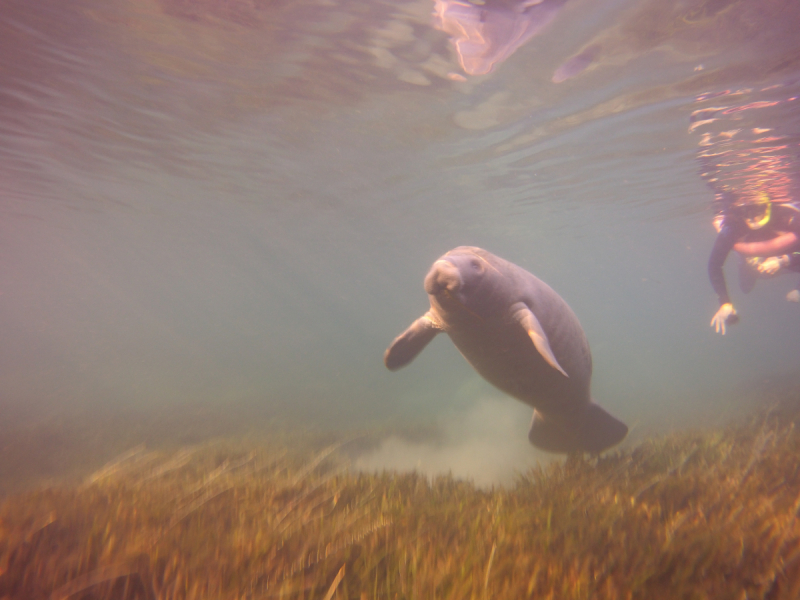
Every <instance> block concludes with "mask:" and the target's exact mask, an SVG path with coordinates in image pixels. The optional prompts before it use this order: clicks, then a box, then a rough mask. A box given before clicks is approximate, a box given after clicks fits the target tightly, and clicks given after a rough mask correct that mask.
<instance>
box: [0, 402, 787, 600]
mask: <svg viewBox="0 0 800 600" xmlns="http://www.w3.org/2000/svg"><path fill="white" fill-rule="evenodd" d="M798 512H800V436H799V435H798V432H797V430H796V428H795V426H794V424H793V422H792V419H790V418H787V416H786V415H785V414H777V413H771V414H767V415H762V416H760V417H759V418H757V419H753V420H751V421H749V422H748V423H746V424H739V425H736V426H731V427H730V428H728V429H725V430H720V431H714V432H702V433H682V434H673V435H670V436H666V437H660V438H654V439H651V440H647V441H645V442H643V443H641V444H639V445H638V446H636V447H634V448H632V449H626V450H619V451H616V452H612V453H609V454H607V455H606V456H603V457H601V458H594V459H589V458H586V457H583V458H579V457H571V458H569V459H567V460H566V461H563V462H554V463H552V464H550V465H548V466H547V467H544V468H540V469H534V470H532V471H529V472H528V473H527V474H525V475H523V476H520V477H519V479H518V481H517V482H516V484H515V485H513V486H510V487H508V488H495V489H491V490H486V489H480V488H477V487H475V486H474V485H472V484H471V483H469V482H464V481H459V480H455V479H453V478H450V477H439V478H435V479H433V480H429V479H427V478H425V477H423V476H422V475H419V474H414V473H406V474H398V473H380V474H364V473H354V472H352V471H351V470H349V469H348V465H347V460H346V454H345V453H344V452H343V443H338V444H333V445H331V446H328V447H327V448H325V449H322V450H320V451H317V452H315V453H314V454H313V455H309V456H305V457H303V456H298V455H296V454H294V453H293V452H292V451H291V449H288V448H283V449H282V448H280V447H278V446H277V445H276V446H275V447H264V446H263V445H261V446H259V447H257V448H255V447H253V448H246V449H243V448H241V447H238V448H237V447H234V446H232V445H222V444H206V445H204V446H199V447H196V448H193V449H184V450H181V451H178V452H174V453H158V452H148V451H146V450H145V449H144V448H143V447H138V448H134V449H133V450H131V451H130V452H128V453H126V454H125V455H123V456H121V457H119V458H118V459H117V460H116V461H114V462H113V463H110V464H108V465H106V466H105V467H104V468H103V469H101V470H100V471H97V472H96V473H94V474H93V475H92V476H90V477H88V478H87V479H86V480H85V481H83V482H82V483H81V484H80V485H59V486H51V487H48V488H45V489H40V490H37V491H29V492H25V493H19V494H17V495H15V496H12V497H10V498H8V499H6V500H5V501H4V503H3V504H2V506H0V598H7V599H9V600H16V599H25V600H36V599H39V598H42V599H44V598H53V599H54V600H68V599H73V600H78V599H81V600H95V599H97V600H100V599H114V600H119V599H125V600H132V599H134V598H136V599H148V600H155V599H159V600H161V599H172V598H176V599H184V598H185V599H194V598H253V599H257V598H303V599H311V598H313V599H317V598H319V599H324V600H331V599H332V598H355V599H373V598H420V599H429V598H443V599H445V598H453V599H455V598H458V599H462V598H481V599H482V598H558V599H568V598H587V599H588V598H609V599H612V598H613V599H616V598H648V599H650V598H653V599H659V598H737V599H738V598H741V599H744V598H797V597H800V519H798Z"/></svg>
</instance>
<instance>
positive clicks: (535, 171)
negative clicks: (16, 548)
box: [0, 0, 800, 482]
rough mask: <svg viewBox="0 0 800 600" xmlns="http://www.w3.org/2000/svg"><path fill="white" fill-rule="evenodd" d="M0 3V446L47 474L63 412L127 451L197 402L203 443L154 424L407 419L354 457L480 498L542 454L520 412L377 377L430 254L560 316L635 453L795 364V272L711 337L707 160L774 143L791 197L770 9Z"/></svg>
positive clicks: (444, 374) (437, 377)
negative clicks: (26, 454) (527, 280)
mask: <svg viewBox="0 0 800 600" xmlns="http://www.w3.org/2000/svg"><path fill="white" fill-rule="evenodd" d="M0 14H1V15H2V16H0V55H1V56H2V57H3V61H2V67H1V68H0V142H1V143H0V155H1V156H2V160H0V178H2V190H0V194H2V196H1V200H0V211H1V212H0V214H1V215H2V219H0V228H1V229H0V335H2V339H3V344H2V345H0V352H2V357H1V360H0V369H1V370H2V371H1V372H0V397H1V398H2V407H3V412H4V418H3V423H2V428H3V432H4V435H5V436H6V438H7V439H14V440H18V439H23V438H25V437H26V436H27V433H26V432H29V431H34V430H36V431H39V430H40V429H42V428H43V430H46V431H47V432H48V436H49V437H48V439H49V440H50V444H51V445H50V446H46V447H45V449H44V450H41V452H43V453H44V454H45V455H47V456H51V455H57V454H58V453H59V452H60V451H61V450H62V449H63V448H64V447H71V445H72V444H73V443H75V440H74V439H70V436H71V435H73V434H72V433H71V432H73V431H74V426H73V425H72V424H73V423H76V422H80V423H90V424H91V423H97V427H94V428H93V429H94V430H95V431H98V432H101V433H98V434H97V435H98V436H100V437H102V435H103V434H102V432H103V431H104V430H114V431H123V432H124V431H126V426H125V423H129V428H128V433H129V435H128V436H127V438H126V440H127V439H128V438H130V440H131V441H133V440H134V439H135V438H137V436H140V432H141V428H142V427H144V429H148V427H150V428H151V429H154V430H157V429H158V427H157V424H158V423H159V422H165V423H168V425H167V426H164V427H162V429H161V430H159V434H158V435H160V436H161V439H160V441H163V440H165V439H166V440H169V439H170V438H171V437H172V438H174V437H176V436H178V435H179V433H178V431H177V430H176V429H174V428H176V427H178V426H179V425H180V424H183V425H184V426H185V427H189V428H191V424H193V423H198V422H205V421H204V418H205V417H204V415H212V416H211V417H209V418H208V419H206V421H208V420H210V421H214V422H216V423H217V424H218V428H217V429H215V426H210V425H208V424H207V423H206V424H205V425H204V427H205V429H202V430H201V432H200V433H196V434H195V436H194V437H192V436H191V435H188V434H187V433H186V432H185V431H184V430H181V433H180V435H181V436H188V438H191V439H192V440H195V441H196V439H202V438H203V436H213V435H216V434H218V433H220V432H223V433H227V432H230V431H233V432H243V431H249V430H251V429H253V428H258V427H260V426H261V424H262V423H274V422H278V423H284V422H285V423H287V424H289V425H290V426H291V427H292V428H298V430H301V429H302V428H305V427H310V428H333V429H335V430H343V431H344V430H348V431H349V430H353V429H359V428H366V429H369V428H386V429H387V430H392V429H393V428H401V429H402V428H404V427H405V428H406V429H407V430H409V429H410V430H412V431H413V430H414V429H415V428H417V427H422V426H423V425H424V426H425V427H427V426H429V425H431V424H434V425H435V427H437V428H439V429H440V430H441V431H442V432H443V433H442V434H441V436H443V438H440V439H439V440H438V441H437V443H435V444H433V443H428V442H425V441H419V440H417V441H413V440H412V441H409V440H406V439H403V438H402V437H397V436H390V437H389V438H387V439H386V441H385V442H384V444H383V445H382V446H380V447H379V448H378V449H377V450H376V451H375V453H374V454H373V455H371V456H367V457H362V459H361V460H362V465H363V466H364V467H365V468H381V467H383V466H390V467H397V468H415V467H416V468H420V469H422V470H425V471H427V472H440V471H447V470H452V471H453V472H454V473H455V474H457V475H465V476H468V477H472V478H474V479H475V480H476V481H480V482H492V481H507V480H508V479H509V477H511V476H512V474H513V473H514V472H515V471H519V470H523V469H524V468H526V467H527V466H528V465H530V464H532V463H534V462H535V461H536V460H537V459H539V458H541V457H542V455H540V454H536V453H535V451H533V449H531V448H530V446H529V445H528V443H527V440H526V432H527V428H528V424H529V419H530V409H529V408H528V407H526V406H523V405H521V404H519V403H518V402H516V401H515V400H513V399H511V398H508V397H505V396H503V395H502V394H501V393H500V392H498V391H496V390H495V389H493V388H491V387H490V386H489V385H488V384H486V383H485V382H484V381H483V380H481V379H480V378H479V377H478V376H477V375H476V374H475V373H474V372H472V371H471V369H470V368H469V366H468V365H466V364H465V362H464V361H463V359H462V358H461V357H460V356H459V355H458V353H457V352H456V350H455V349H454V348H452V347H451V346H450V345H449V344H446V343H444V342H442V341H441V340H436V341H435V342H434V343H432V344H431V346H430V347H429V348H428V349H427V350H426V353H425V356H424V359H420V360H418V361H416V362H415V363H414V364H413V365H412V366H410V367H408V368H407V369H405V370H404V371H402V372H399V373H394V374H393V373H389V372H388V371H387V370H386V369H385V368H384V366H383V365H382V361H381V359H382V354H383V351H384V349H385V348H386V346H387V345H388V343H389V342H390V341H391V340H392V338H393V337H394V336H395V335H396V334H397V332H398V331H401V330H402V329H403V328H404V327H405V326H406V325H407V323H408V322H409V321H410V320H411V319H413V318H416V316H418V315H419V314H421V312H422V311H423V310H424V309H425V307H426V304H427V298H426V294H425V292H424V290H423V288H422V280H423V278H424V275H425V273H426V272H427V270H428V269H429V267H430V264H431V263H432V261H433V260H434V259H435V258H436V257H438V256H440V255H441V254H442V253H444V252H445V251H447V250H448V249H450V248H453V247H455V246H458V245H475V246H481V247H484V248H486V249H488V250H489V251H491V252H493V253H496V254H497V255H499V256H502V257H504V258H506V259H508V260H510V261H512V262H514V263H516V264H518V265H520V266H522V267H523V268H525V269H527V270H529V271H531V272H533V273H535V274H536V275H537V276H538V277H540V278H541V279H543V280H544V281H546V282H547V283H549V284H550V285H551V286H552V287H553V288H554V289H555V290H557V291H558V293H559V294H560V295H561V296H562V297H563V298H564V299H565V300H566V301H567V302H568V303H569V304H570V306H571V307H572V308H573V309H574V311H575V312H576V314H577V315H578V317H579V319H580V321H581V324H582V325H583V328H584V329H585V331H586V334H587V336H588V339H589V343H590V344H591V347H592V352H593V358H594V377H593V383H592V387H593V394H594V396H595V397H596V398H597V400H598V401H599V402H600V403H602V405H603V406H604V407H606V408H607V409H608V410H609V411H611V412H612V413H613V414H615V415H617V416H618V417H619V418H621V419H622V420H624V421H625V422H626V423H627V424H628V425H629V426H630V427H631V430H632V431H631V434H630V439H633V440H635V439H637V436H641V435H643V434H645V433H648V432H651V431H661V430H665V429H668V428H672V427H688V426H694V425H704V424H705V425H714V424H719V423H721V422H726V421H727V420H728V419H730V418H732V417H734V416H736V415H737V414H739V412H740V411H741V410H743V409H750V408H752V402H753V398H758V397H759V394H762V393H763V394H765V395H767V396H768V395H769V393H770V390H772V389H775V387H776V386H780V385H782V382H784V381H786V380H791V379H792V378H795V377H796V375H797V356H798V354H799V353H800V341H798V336H797V335H796V333H797V324H798V319H799V318H800V314H799V313H798V310H800V309H799V307H798V306H797V305H796V304H792V303H789V302H786V300H785V296H786V294H787V292H788V291H790V290H791V289H792V288H793V287H796V285H797V282H796V281H794V279H793V277H778V278H776V279H774V280H772V281H759V282H758V284H757V286H756V289H755V290H754V291H753V292H751V293H750V294H748V295H746V296H745V295H743V294H741V293H739V292H738V289H737V288H736V287H735V273H733V272H731V273H730V274H729V287H731V289H732V293H733V294H734V295H735V303H736V307H737V310H738V311H739V314H740V316H741V321H740V323H738V324H737V325H735V326H733V327H732V328H731V330H730V331H729V332H728V334H727V335H726V336H725V337H724V338H722V337H721V336H717V335H716V334H714V332H713V331H712V330H711V329H710V328H709V327H708V322H709V320H710V318H711V316H712V315H713V314H714V311H715V310H716V309H717V306H716V297H715V295H714V293H713V292H712V290H711V287H710V285H709V282H708V279H707V274H706V263H707V260H708V253H709V251H710V248H711V245H712V244H713V240H714V235H715V232H714V229H713V227H712V225H711V218H712V216H713V209H712V204H713V199H714V191H713V190H712V189H711V187H710V186H709V185H708V183H709V181H708V180H709V175H708V173H709V170H708V164H707V161H706V159H707V156H705V157H704V156H703V155H704V153H705V154H706V155H707V154H708V153H707V150H708V147H709V144H712V143H713V144H718V145H719V144H723V145H724V144H728V145H729V146H730V144H738V145H737V146H736V148H735V152H736V153H737V155H739V156H754V154H753V153H752V152H749V151H750V149H751V148H750V146H749V144H751V143H752V144H753V148H752V150H753V151H754V152H755V151H760V150H761V149H763V147H764V145H765V144H766V145H771V147H772V148H773V150H774V151H773V152H772V153H771V155H772V156H773V157H774V156H775V155H777V154H779V155H780V158H779V160H777V159H776V160H773V162H772V163H771V164H772V166H773V167H774V165H776V164H778V163H779V164H780V168H779V171H780V173H778V174H777V175H776V174H775V173H774V172H773V171H775V169H772V170H770V169H769V168H767V169H764V172H763V174H762V175H760V176H761V177H764V178H767V179H769V178H772V177H774V176H775V177H777V176H780V178H781V181H780V184H779V185H780V186H783V187H781V189H785V190H786V191H785V194H787V195H792V194H794V192H792V191H791V190H796V186H797V183H796V182H797V172H798V132H800V123H799V122H798V110H797V106H798V105H797V102H796V101H795V97H796V96H797V95H798V93H800V92H799V90H800V85H799V84H798V81H800V79H798V78H799V77H800V71H798V59H797V57H798V49H799V47H798V44H800V42H798V37H797V35H796V23H797V22H798V17H799V16H800V15H798V9H797V7H796V5H795V4H793V3H785V2H777V1H776V2H772V1H766V2H764V1H759V2H756V1H744V2H702V1H699V0H698V1H687V2H679V3H663V2H655V1H652V2H651V1H649V0H645V1H641V2H633V1H630V0H626V1H615V2H605V3H596V2H590V1H588V0H566V1H563V2H559V1H555V0H553V1H549V0H544V1H543V2H540V3H515V2H508V3H495V2H489V1H487V2H486V3H480V2H474V3H471V4H470V3H466V2H462V3H457V2H446V1H441V2H440V1H438V0H437V2H432V1H430V0H424V1H415V2H336V1H331V0H317V1H301V2H291V3H290V2H276V3H260V2H244V1H240V2H219V1H216V0H203V1H201V2H194V3H185V2H178V1H176V0H153V1H132V0H114V1H111V2H93V1H90V0H80V1H78V2H72V3H66V4H65V3H62V2H54V1H49V0H45V1H42V2H37V3H36V4H35V6H34V5H32V4H31V3H29V2H22V1H17V0H5V1H4V2H2V11H0ZM732 107H747V108H748V109H747V110H738V111H728V112H726V111H727V110H728V109H730V108H732ZM703 110H705V111H709V110H710V111H711V112H710V113H709V114H711V115H712V118H713V119H714V120H713V122H710V123H707V124H706V125H704V127H706V128H707V129H706V130H701V129H702V128H699V127H698V124H697V122H698V119H697V118H696V117H697V115H698V114H699V113H698V111H703ZM715 110H716V112H714V111H715ZM761 130H764V131H762V132H761V133H759V131H761ZM766 130H768V131H766ZM726 132H727V133H728V135H729V137H728V138H723V137H719V136H718V134H724V133H726ZM754 132H755V133H754ZM734 134H735V135H734ZM710 135H713V136H717V137H713V138H712V137H709V136H710ZM704 136H705V137H704ZM767 137H768V138H770V139H771V140H772V141H770V142H764V141H763V140H764V139H765V138H767ZM759 140H761V141H759ZM717 147H719V146H717ZM704 161H706V162H704ZM776 161H777V162H776ZM725 164H726V165H728V166H730V164H732V163H731V162H730V161H728V162H726V163H725ZM718 166H719V165H718ZM722 168H723V170H724V168H726V167H725V166H724V165H723V167H722ZM776 185H778V184H777V183H776ZM794 196H795V197H796V194H794ZM164 415H169V417H168V418H167V417H164ZM218 415H223V417H217V416H218ZM254 415H256V416H254ZM119 421H121V422H122V423H123V424H122V425H120V424H119ZM111 422H115V423H116V424H115V425H113V426H111V425H108V423H111ZM140 422H143V423H145V424H149V425H147V426H146V427H145V426H141V425H134V424H135V423H140ZM186 424H189V425H186ZM188 438H187V439H188ZM54 440H55V441H54ZM112 441H113V440H112ZM81 443H84V444H90V441H87V440H85V439H83V440H82V441H81ZM97 444H98V447H100V448H104V450H103V452H105V454H103V456H106V457H107V456H110V455H113V453H114V452H113V451H112V447H113V446H114V444H113V443H111V442H109V440H103V441H101V442H97ZM104 444H105V445H104ZM117 450H119V449H118V448H117ZM48 453H49V454H48ZM101 454H102V452H101ZM96 459H97V458H96V457H95V460H96ZM43 460H44V462H47V461H46V460H45V459H43ZM101 462H102V461H101ZM58 469H59V467H58V463H56V466H55V467H52V464H51V467H50V471H47V469H46V468H44V467H43V470H44V471H46V472H47V473H48V474H49V475H58Z"/></svg>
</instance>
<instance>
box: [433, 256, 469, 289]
mask: <svg viewBox="0 0 800 600" xmlns="http://www.w3.org/2000/svg"><path fill="white" fill-rule="evenodd" d="M463 283H464V282H463V280H462V279H461V273H460V272H459V270H458V267H457V266H456V265H454V264H453V263H451V262H450V261H449V260H445V259H439V260H437V261H436V262H435V263H433V266H432V267H431V270H430V271H429V272H428V275H427V276H426V277H425V291H426V292H428V293H429V294H430V295H432V296H438V295H439V294H441V293H442V292H444V291H447V292H449V293H450V294H456V293H457V292H458V291H459V290H460V289H461V286H462V285H463Z"/></svg>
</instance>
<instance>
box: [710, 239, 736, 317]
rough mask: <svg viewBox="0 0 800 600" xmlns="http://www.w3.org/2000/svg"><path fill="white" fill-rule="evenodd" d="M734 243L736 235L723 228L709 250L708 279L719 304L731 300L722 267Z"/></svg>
mask: <svg viewBox="0 0 800 600" xmlns="http://www.w3.org/2000/svg"><path fill="white" fill-rule="evenodd" d="M734 243H736V234H735V233H734V231H733V229H732V228H731V227H729V226H723V227H722V230H721V231H720V232H719V234H718V235H717V239H716V241H715V242H714V247H713V248H712V249H711V255H710V256H709V257H708V278H709V280H710V281H711V287H712V288H714V291H715V292H716V293H717V296H718V297H719V304H720V306H722V305H723V304H728V303H729V302H730V301H731V299H730V296H729V295H728V286H727V285H726V284H725V273H724V272H723V270H722V265H724V264H725V259H726V258H728V254H729V253H730V251H731V249H732V248H733V245H734Z"/></svg>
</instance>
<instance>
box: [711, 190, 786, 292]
mask: <svg viewBox="0 0 800 600" xmlns="http://www.w3.org/2000/svg"><path fill="white" fill-rule="evenodd" d="M786 232H792V233H794V234H795V235H797V237H798V240H800V209H798V207H797V206H795V205H794V204H773V205H772V216H771V217H770V220H769V223H767V224H766V225H764V227H762V228H761V229H757V230H751V229H750V228H749V227H748V226H747V223H746V222H745V220H744V218H743V217H741V216H738V215H736V214H735V213H734V214H731V213H729V214H726V215H725V217H724V219H723V221H722V228H721V229H720V231H719V235H717V239H716V241H715V242H714V247H713V248H712V249H711V256H710V257H709V258H708V278H709V279H710V280H711V286H712V287H713V288H714V291H715V292H716V293H717V296H719V305H720V306H722V305H723V304H727V303H728V302H730V301H731V299H730V296H728V287H727V285H725V274H724V273H723V271H722V265H724V264H725V259H726V258H727V257H728V254H729V253H730V251H731V250H733V246H734V244H736V243H737V242H743V241H744V242H760V241H766V240H769V239H771V238H773V237H775V235H777V234H779V233H786ZM798 253H800V243H798V244H796V245H795V246H793V247H792V248H790V249H789V250H788V251H787V252H785V254H789V255H790V262H789V269H791V270H792V271H799V272H800V254H798Z"/></svg>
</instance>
